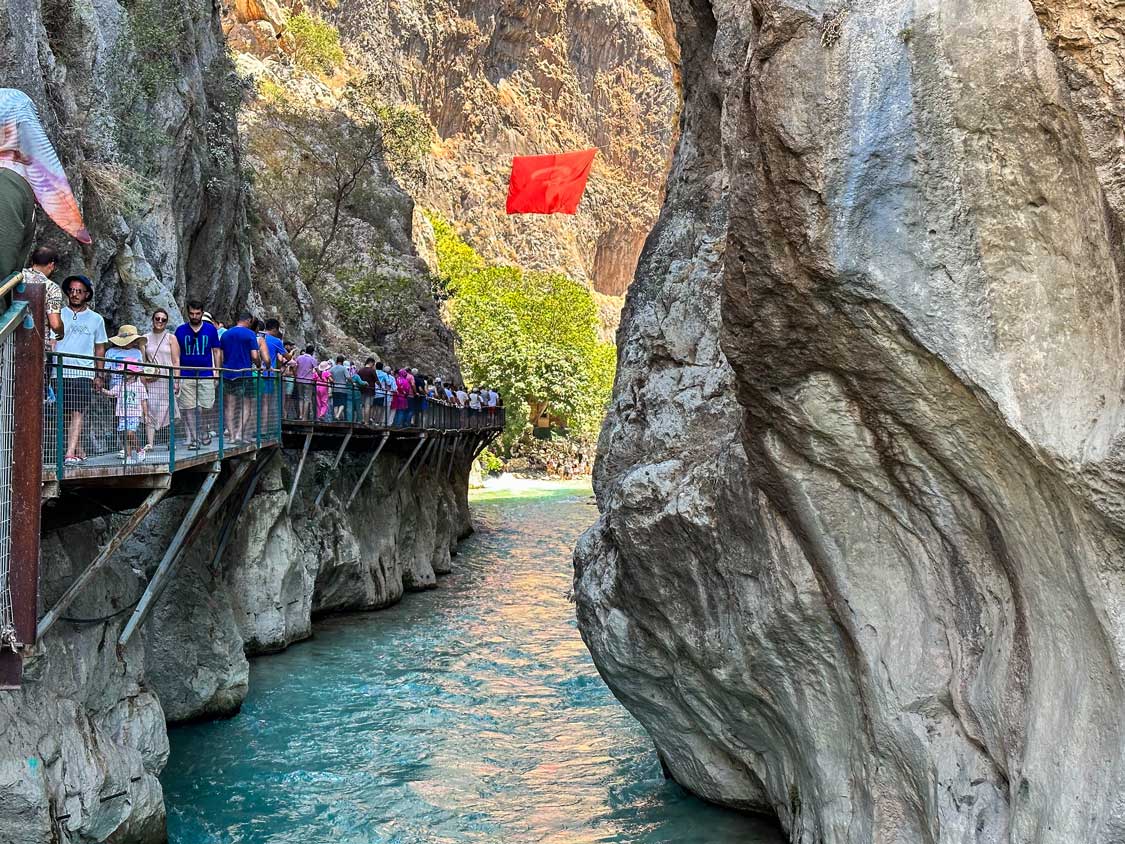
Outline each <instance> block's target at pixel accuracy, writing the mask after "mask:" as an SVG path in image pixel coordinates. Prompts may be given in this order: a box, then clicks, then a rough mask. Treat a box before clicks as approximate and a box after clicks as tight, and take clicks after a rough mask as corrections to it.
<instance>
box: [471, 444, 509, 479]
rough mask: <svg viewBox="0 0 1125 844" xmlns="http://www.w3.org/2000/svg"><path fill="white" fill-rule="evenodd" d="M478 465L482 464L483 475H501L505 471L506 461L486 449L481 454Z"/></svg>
mask: <svg viewBox="0 0 1125 844" xmlns="http://www.w3.org/2000/svg"><path fill="white" fill-rule="evenodd" d="M477 463H479V464H480V471H481V474H484V475H499V474H500V473H501V472H503V471H504V461H503V460H501V459H500V458H499V457H498V456H497V455H495V454H493V453H492V449H490V448H486V449H485V450H484V451H482V452H481V453H480V457H478V458H477Z"/></svg>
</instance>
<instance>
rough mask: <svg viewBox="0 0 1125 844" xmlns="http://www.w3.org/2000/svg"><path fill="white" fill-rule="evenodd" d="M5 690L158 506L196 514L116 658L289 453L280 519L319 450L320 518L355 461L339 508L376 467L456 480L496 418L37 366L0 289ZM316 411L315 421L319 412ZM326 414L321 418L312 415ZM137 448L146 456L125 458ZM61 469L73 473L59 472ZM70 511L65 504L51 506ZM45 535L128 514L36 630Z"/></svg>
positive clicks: (31, 298) (0, 665)
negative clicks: (3, 307) (327, 460)
mask: <svg viewBox="0 0 1125 844" xmlns="http://www.w3.org/2000/svg"><path fill="white" fill-rule="evenodd" d="M0 301H4V302H5V303H6V304H8V305H9V307H8V309H7V311H5V312H4V313H2V314H0V689H3V688H14V687H18V686H19V684H20V682H21V676H22V669H23V660H24V658H25V657H26V656H27V655H28V654H29V653H30V652H32V651H33V650H34V648H35V646H36V643H37V642H39V641H40V640H42V639H43V637H44V636H46V635H47V634H48V633H49V631H50V630H51V629H52V628H53V626H54V625H55V624H56V623H57V622H59V621H60V620H61V619H62V618H64V614H65V612H66V610H67V608H68V607H69V606H70V605H71V604H72V602H73V601H74V599H75V598H76V597H77V596H78V595H79V594H80V592H81V591H82V590H83V588H84V587H85V586H86V585H87V584H88V583H89V582H90V581H91V580H92V579H93V578H94V576H95V575H96V574H97V573H98V572H99V571H100V570H102V569H103V568H104V567H105V565H106V564H107V563H108V562H109V561H110V560H111V559H112V558H113V556H114V555H115V554H116V553H117V551H118V550H119V549H120V548H121V546H122V545H123V544H124V542H125V541H126V540H127V539H128V537H129V536H130V535H132V534H133V533H134V532H135V531H136V529H137V528H138V527H139V526H140V525H141V524H142V523H143V521H144V520H145V519H146V518H147V516H148V515H149V514H150V513H151V512H152V511H153V509H154V508H155V507H156V505H157V504H158V503H159V502H160V501H161V500H162V499H163V498H164V497H166V496H168V495H185V496H190V497H191V499H192V500H191V504H190V506H189V508H188V510H187V511H186V513H185V514H184V517H183V520H182V523H181V524H180V526H179V528H178V529H177V531H176V534H175V536H174V537H173V538H172V540H171V541H170V543H169V546H168V548H166V549H164V550H163V553H162V556H161V559H160V562H159V565H158V566H157V567H156V569H155V572H154V573H153V575H152V576H151V578H150V579H149V582H148V585H147V587H146V589H145V592H144V594H143V595H142V596H141V598H140V600H139V601H138V602H137V604H136V605H135V607H133V609H132V615H131V616H130V617H129V619H128V621H127V623H126V624H125V626H124V628H123V629H122V631H121V633H120V635H119V637H118V647H119V648H120V649H123V648H125V647H126V645H127V644H128V642H129V641H130V639H131V637H132V636H133V634H134V633H135V632H136V631H137V630H138V629H139V628H140V627H141V626H142V625H143V624H144V622H145V620H146V618H147V617H148V614H149V613H150V612H151V610H152V608H153V606H154V605H155V603H156V601H157V599H158V598H159V596H160V595H161V593H162V592H163V590H164V588H165V587H166V586H167V585H168V583H169V582H170V580H171V579H172V578H173V576H174V573H175V570H176V567H177V565H178V563H179V561H180V559H181V558H182V556H183V553H184V550H185V548H187V547H190V546H191V545H192V543H193V541H195V540H196V539H197V537H198V536H199V535H200V532H201V531H202V529H203V528H204V527H205V526H207V525H208V524H214V525H217V526H218V527H219V530H218V531H217V533H216V536H217V538H216V539H215V547H214V548H213V549H212V548H209V549H208V552H209V553H211V554H212V556H213V565H214V564H215V563H217V562H218V561H219V560H220V558H221V556H222V554H223V550H224V548H225V547H226V543H227V541H228V539H229V538H230V536H231V535H232V533H233V528H234V526H235V524H236V523H237V521H238V519H239V517H240V515H241V513H242V512H243V510H244V509H245V508H246V506H247V504H248V503H249V501H250V499H251V498H252V496H253V495H254V492H255V489H256V487H257V484H258V480H259V479H260V478H261V476H262V475H263V473H264V471H265V468H266V467H267V466H268V464H269V463H270V461H271V460H272V459H273V458H274V457H275V456H276V455H277V454H279V453H280V452H281V451H282V450H283V449H285V448H292V449H295V452H294V453H295V455H296V454H299V457H296V458H295V459H296V465H295V468H294V470H293V478H292V481H291V486H290V489H289V499H288V507H289V508H292V507H293V506H294V498H295V495H296V491H297V486H298V483H299V481H300V478H301V474H302V471H303V470H304V467H305V465H306V461H307V460H308V456H309V454H310V453H311V452H315V451H330V452H332V453H333V462H332V465H331V468H330V471H329V472H328V478H327V480H326V481H325V482H323V485H322V486H321V488H320V490H319V492H318V494H317V495H316V497H315V499H314V500H312V501H308V502H304V501H303V502H301V506H305V507H319V506H320V505H321V501H322V500H323V498H324V495H325V493H326V492H327V490H328V487H329V485H330V484H331V483H332V481H333V479H334V478H335V477H336V475H337V473H336V469H337V467H339V466H340V463H341V461H342V460H343V458H344V455H345V454H346V453H348V452H359V453H362V454H363V459H364V469H363V471H362V473H361V474H360V476H359V479H358V481H357V482H356V483H355V484H354V485H353V486H352V488H351V489H350V490H348V491H346V492H347V495H345V496H342V498H341V501H342V506H343V507H345V508H347V507H350V506H351V504H352V502H353V501H355V500H356V498H357V497H359V496H361V495H363V490H364V483H365V481H366V480H367V479H368V478H369V477H371V470H372V468H373V467H374V465H375V463H376V461H377V460H378V459H379V458H380V456H381V455H391V454H394V455H395V456H396V459H398V460H400V461H401V466H400V468H399V471H398V472H397V474H396V475H395V477H394V479H393V481H391V483H398V482H399V481H400V480H401V479H402V478H403V476H404V475H405V474H406V473H407V472H412V473H415V474H416V473H419V472H422V471H428V472H429V473H430V474H431V475H434V476H435V479H440V478H443V477H446V478H451V477H453V475H454V472H455V470H456V468H457V467H460V470H461V471H462V472H465V471H467V468H468V466H469V465H470V464H471V462H472V460H473V459H475V458H476V457H477V456H478V455H479V454H480V452H481V451H482V450H483V449H484V448H485V447H487V445H488V444H489V443H490V442H492V441H493V440H494V439H495V438H496V437H497V436H499V434H500V433H501V431H502V430H503V427H504V420H505V416H504V409H503V408H502V407H499V408H493V409H491V410H488V409H485V410H482V411H472V410H469V409H467V408H457V407H452V406H449V405H447V404H445V403H442V402H437V401H433V400H422V399H417V400H414V401H413V402H412V403H411V405H410V407H409V408H407V409H403V410H399V411H398V412H396V411H395V410H393V409H392V407H391V400H392V399H391V396H388V395H387V394H385V393H381V392H377V391H375V390H371V389H369V388H368V387H366V386H359V385H354V384H349V385H329V384H325V385H318V384H296V383H293V382H292V381H287V380H286V379H283V378H281V377H280V376H279V375H276V374H273V375H270V374H262V373H259V372H255V371H245V372H223V373H221V374H220V373H216V374H214V377H212V376H211V375H210V374H209V375H208V377H206V378H189V377H187V376H186V375H185V373H184V372H182V371H174V370H172V369H171V368H167V367H160V366H156V365H153V364H150V363H133V362H131V361H129V360H126V359H124V358H122V357H120V356H113V357H109V358H106V359H94V358H78V357H75V356H70V355H68V356H66V359H65V360H63V359H61V358H60V357H59V356H57V355H54V354H48V355H47V365H46V367H44V366H43V354H44V352H43V349H44V323H45V319H44V310H43V301H44V292H43V290H42V286H41V285H32V284H26V285H25V284H22V283H18V284H16V283H13V284H9V285H6V286H5V287H4V289H0ZM318 404H319V408H318ZM325 404H327V406H328V415H327V416H325V415H322V414H319V413H317V410H316V409H323V408H324V406H325ZM142 447H143V449H144V451H143V454H137V453H135V452H136V451H137V450H138V449H140V448H142ZM68 457H69V458H70V459H69V460H68V459H67V458H68ZM64 500H65V505H64V504H63V503H62V502H63V501H64ZM52 502H53V503H55V504H58V505H59V506H56V507H54V508H52V509H51V510H50V512H49V513H48V517H47V520H48V521H49V522H51V524H52V525H53V526H54V527H58V526H60V525H63V524H67V523H72V522H75V521H79V520H82V519H84V518H89V517H90V516H91V515H95V514H97V515H101V514H104V512H105V511H106V510H111V511H112V510H118V511H122V512H125V511H128V512H129V516H128V518H126V519H124V521H123V522H121V523H119V525H118V527H117V530H116V532H115V533H114V535H113V536H112V537H111V538H110V539H109V541H108V542H107V543H106V544H105V545H104V546H103V547H102V548H101V550H100V551H99V552H98V554H97V556H96V557H95V558H94V559H93V560H91V561H89V563H88V564H87V565H86V568H85V569H84V570H83V571H82V572H81V573H80V574H79V575H78V576H77V577H76V578H75V579H74V580H73V582H71V584H70V585H69V587H68V588H67V590H66V592H65V593H64V594H63V595H62V597H60V598H59V599H58V600H57V601H56V602H55V603H54V605H53V606H51V607H49V608H47V611H46V612H45V613H44V614H43V615H42V616H41V617H40V616H39V613H38V608H39V603H40V599H39V534H40V526H41V523H42V521H43V519H44V518H45V517H44V515H43V514H44V513H45V512H48V511H47V510H44V508H43V505H45V504H48V503H52Z"/></svg>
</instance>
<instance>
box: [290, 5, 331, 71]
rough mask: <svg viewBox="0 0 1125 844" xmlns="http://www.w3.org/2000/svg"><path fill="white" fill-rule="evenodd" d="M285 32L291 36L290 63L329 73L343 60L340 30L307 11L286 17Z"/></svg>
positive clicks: (304, 68)
mask: <svg viewBox="0 0 1125 844" xmlns="http://www.w3.org/2000/svg"><path fill="white" fill-rule="evenodd" d="M286 32H287V33H288V35H289V37H290V38H291V39H292V45H293V46H292V48H291V52H292V55H293V62H294V64H296V65H297V67H299V68H301V69H302V70H307V71H308V72H309V73H332V71H334V70H335V69H336V68H337V67H338V66H339V65H341V64H343V62H344V49H343V48H342V47H341V46H340V33H339V31H338V30H337V29H336V27H334V26H333V25H332V24H330V23H328V21H326V20H324V19H323V18H319V17H317V16H316V15H313V14H311V13H309V12H301V13H299V14H296V15H293V16H292V17H291V18H289V23H288V26H287V27H286Z"/></svg>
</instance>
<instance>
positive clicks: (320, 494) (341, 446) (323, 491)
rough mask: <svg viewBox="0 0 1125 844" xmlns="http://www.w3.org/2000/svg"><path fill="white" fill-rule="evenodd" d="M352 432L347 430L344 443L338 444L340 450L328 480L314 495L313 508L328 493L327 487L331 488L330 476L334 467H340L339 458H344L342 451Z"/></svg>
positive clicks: (318, 504)
mask: <svg viewBox="0 0 1125 844" xmlns="http://www.w3.org/2000/svg"><path fill="white" fill-rule="evenodd" d="M354 431H355V429H354V428H348V433H347V434H345V435H344V441H343V442H342V443H340V450H339V451H337V452H336V459H335V460H333V461H332V468H331V469H329V470H328V479H327V480H326V481H325V482H324V485H323V486H322V487H321V488H320V492H318V493H317V494H316V500H315V501H313V507H319V506H320V502H321V499H323V498H324V493H326V492H328V487H330V486H332V476H333V474H334V473H335V471H336V467H337V466H339V465H340V458H342V457H343V456H344V449H346V448H347V447H348V443H349V442H350V441H351V438H352V433H353V432H354Z"/></svg>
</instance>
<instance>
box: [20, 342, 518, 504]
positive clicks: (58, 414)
mask: <svg viewBox="0 0 1125 844" xmlns="http://www.w3.org/2000/svg"><path fill="white" fill-rule="evenodd" d="M45 385H46V386H45V390H44V392H45V397H44V403H43V414H44V416H43V430H44V436H43V470H44V476H45V478H53V479H55V480H59V481H62V480H64V479H66V478H68V477H70V478H75V477H82V476H87V475H104V474H114V475H128V474H151V473H153V472H174V471H175V470H176V466H177V464H179V465H183V464H184V463H185V461H189V460H190V462H192V463H195V462H198V460H197V458H199V457H213V458H214V459H219V460H221V459H222V458H223V457H224V456H225V455H226V454H228V453H230V452H231V451H233V450H236V449H237V450H240V451H241V450H244V449H246V448H248V447H254V448H261V447H262V446H268V445H276V444H278V443H279V442H280V441H281V433H282V426H283V424H284V423H305V424H311V425H313V426H317V427H319V426H322V425H334V426H340V425H350V426H362V427H367V428H377V429H385V430H395V429H401V430H404V431H427V430H442V431H476V430H480V431H484V430H498V429H502V428H503V427H504V419H505V414H504V408H503V407H502V406H500V407H493V408H488V407H483V408H480V409H475V408H471V407H458V406H456V405H455V404H450V403H449V402H447V401H443V400H440V399H437V398H433V397H425V396H406V395H398V394H397V393H390V392H388V391H386V390H383V389H375V388H371V387H369V386H366V385H360V384H357V383H355V382H354V381H352V382H350V383H344V384H341V383H337V382H334V381H332V380H331V378H316V379H311V380H307V381H304V380H302V381H298V380H297V379H295V378H293V377H290V376H282V375H281V374H280V373H263V372H262V371H260V370H256V369H252V370H238V371H235V370H228V369H223V370H219V371H214V370H211V371H209V373H208V374H207V375H204V376H196V375H195V374H194V373H193V372H192V371H191V370H188V369H175V368H173V367H169V366H163V365H159V364H154V363H150V362H148V361H145V360H143V359H142V356H141V354H140V352H139V351H135V350H121V351H116V350H111V352H110V353H109V354H108V355H107V356H106V357H103V358H96V357H88V356H84V355H71V354H59V353H55V352H50V353H48V354H47V360H46V378H45ZM0 412H2V410H0ZM0 448H2V445H0ZM2 506H3V505H2V501H0V508H2ZM0 518H2V509H0Z"/></svg>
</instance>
